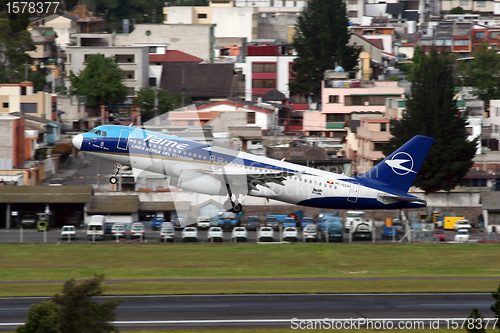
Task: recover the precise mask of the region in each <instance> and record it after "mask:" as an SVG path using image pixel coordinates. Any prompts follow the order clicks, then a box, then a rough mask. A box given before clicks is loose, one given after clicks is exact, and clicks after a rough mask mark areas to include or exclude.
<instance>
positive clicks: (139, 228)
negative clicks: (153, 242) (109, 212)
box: [130, 222, 146, 239]
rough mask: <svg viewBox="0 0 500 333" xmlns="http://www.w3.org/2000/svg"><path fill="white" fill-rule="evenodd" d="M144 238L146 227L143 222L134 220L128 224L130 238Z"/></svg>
mask: <svg viewBox="0 0 500 333" xmlns="http://www.w3.org/2000/svg"><path fill="white" fill-rule="evenodd" d="M141 237H142V239H145V238H146V228H144V224H142V223H141V222H134V223H132V225H131V226H130V238H132V239H134V238H141Z"/></svg>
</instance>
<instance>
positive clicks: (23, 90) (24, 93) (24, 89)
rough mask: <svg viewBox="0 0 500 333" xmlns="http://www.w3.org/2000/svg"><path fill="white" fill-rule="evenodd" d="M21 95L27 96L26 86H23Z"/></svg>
mask: <svg viewBox="0 0 500 333" xmlns="http://www.w3.org/2000/svg"><path fill="white" fill-rule="evenodd" d="M21 95H23V96H26V87H21Z"/></svg>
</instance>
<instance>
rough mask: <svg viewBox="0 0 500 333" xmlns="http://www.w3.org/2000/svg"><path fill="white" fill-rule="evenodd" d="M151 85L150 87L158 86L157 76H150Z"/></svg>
mask: <svg viewBox="0 0 500 333" xmlns="http://www.w3.org/2000/svg"><path fill="white" fill-rule="evenodd" d="M149 86H150V87H156V78H155V77H150V78H149Z"/></svg>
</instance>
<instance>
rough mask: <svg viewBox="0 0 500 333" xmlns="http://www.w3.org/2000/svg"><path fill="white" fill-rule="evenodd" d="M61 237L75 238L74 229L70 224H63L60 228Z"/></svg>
mask: <svg viewBox="0 0 500 333" xmlns="http://www.w3.org/2000/svg"><path fill="white" fill-rule="evenodd" d="M61 238H62V239H68V238H71V239H75V238H76V229H75V227H74V226H72V225H65V226H63V227H62V229H61Z"/></svg>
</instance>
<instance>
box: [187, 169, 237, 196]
mask: <svg viewBox="0 0 500 333" xmlns="http://www.w3.org/2000/svg"><path fill="white" fill-rule="evenodd" d="M179 187H180V188H182V189H184V190H188V191H193V192H197V193H203V194H210V195H226V194H227V190H226V187H225V186H223V184H222V182H221V181H220V180H218V179H215V178H213V177H210V176H207V175H204V174H202V173H199V172H196V171H193V170H182V171H181V172H180V176H179Z"/></svg>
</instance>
